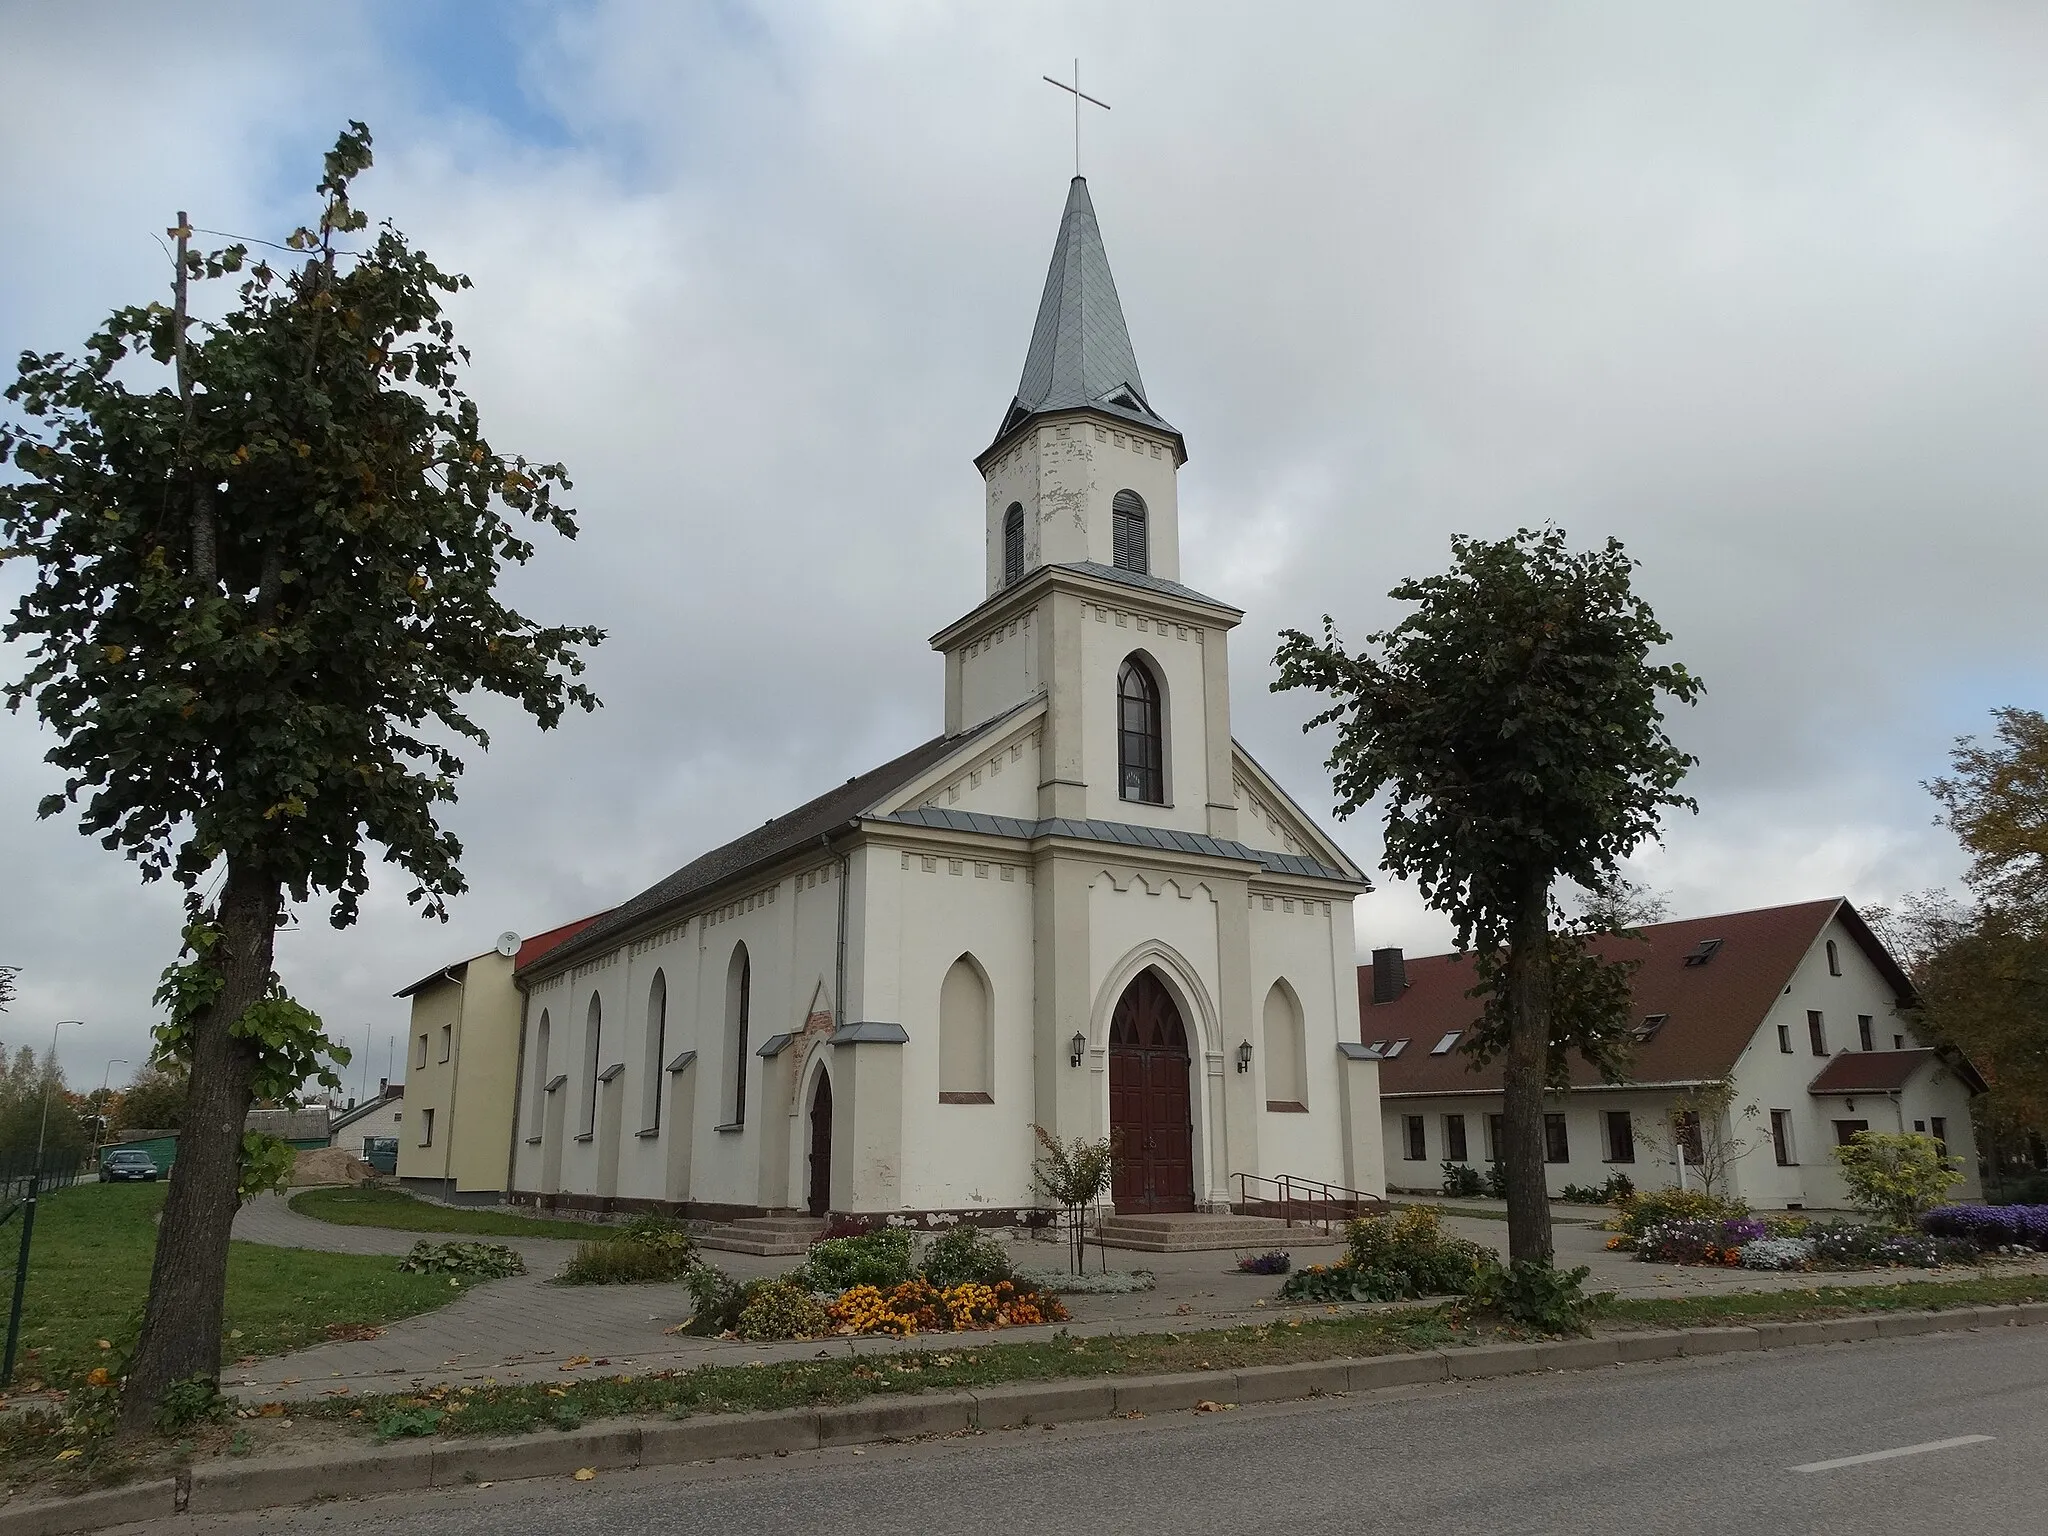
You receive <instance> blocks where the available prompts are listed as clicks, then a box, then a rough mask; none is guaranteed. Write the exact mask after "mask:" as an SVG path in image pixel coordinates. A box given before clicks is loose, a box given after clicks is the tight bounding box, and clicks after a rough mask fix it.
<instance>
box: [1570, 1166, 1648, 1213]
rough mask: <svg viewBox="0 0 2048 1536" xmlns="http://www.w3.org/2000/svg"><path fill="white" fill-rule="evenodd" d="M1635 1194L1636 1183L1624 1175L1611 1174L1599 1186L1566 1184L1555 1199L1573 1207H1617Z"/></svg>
mask: <svg viewBox="0 0 2048 1536" xmlns="http://www.w3.org/2000/svg"><path fill="white" fill-rule="evenodd" d="M1635 1192H1636V1183H1635V1180H1634V1179H1631V1178H1630V1177H1629V1176H1628V1175H1627V1174H1625V1173H1611V1174H1609V1175H1608V1176H1607V1178H1606V1180H1605V1181H1604V1182H1602V1183H1599V1184H1567V1185H1565V1187H1564V1188H1563V1189H1561V1190H1559V1191H1558V1194H1557V1198H1558V1199H1560V1200H1565V1201H1569V1202H1570V1203H1571V1204H1573V1205H1618V1204H1619V1203H1620V1202H1622V1201H1623V1200H1626V1199H1627V1198H1628V1197H1629V1196H1630V1195H1632V1194H1634V1193H1635Z"/></svg>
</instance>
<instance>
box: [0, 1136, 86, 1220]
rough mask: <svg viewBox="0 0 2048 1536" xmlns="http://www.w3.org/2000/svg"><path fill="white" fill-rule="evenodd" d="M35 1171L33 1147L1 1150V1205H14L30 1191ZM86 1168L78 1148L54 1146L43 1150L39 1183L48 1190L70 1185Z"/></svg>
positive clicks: (65, 1187)
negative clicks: (19, 1149)
mask: <svg viewBox="0 0 2048 1536" xmlns="http://www.w3.org/2000/svg"><path fill="white" fill-rule="evenodd" d="M35 1172H36V1154H35V1151H34V1149H33V1148H31V1149H30V1150H29V1151H26V1152H0V1206H8V1205H12V1204H13V1203H14V1202H15V1201H17V1200H19V1199H21V1198H23V1197H24V1196H25V1195H27V1194H28V1183H29V1178H30V1176H31V1175H32V1174H34V1173H35ZM84 1172H85V1162H84V1160H83V1159H82V1158H80V1157H79V1155H78V1154H77V1153H76V1152H59V1151H56V1150H54V1149H51V1150H47V1151H45V1152H44V1153H43V1167H42V1175H41V1177H40V1179H38V1181H37V1183H38V1186H39V1187H40V1188H41V1189H42V1190H43V1191H45V1192H48V1191H50V1190H53V1189H68V1188H69V1187H70V1186H71V1185H73V1184H76V1183H77V1182H78V1179H79V1176H80V1175H81V1174H82V1173H84Z"/></svg>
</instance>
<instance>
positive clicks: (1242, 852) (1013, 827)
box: [879, 805, 1361, 885]
mask: <svg viewBox="0 0 2048 1536" xmlns="http://www.w3.org/2000/svg"><path fill="white" fill-rule="evenodd" d="M879 819H880V820H883V821H895V822H902V823H904V824H905V825H908V826H917V827H937V828H940V829H942V830H944V831H948V832H978V833H980V834H981V835H982V836H984V837H1014V838H1020V839H1026V840H1028V839H1031V838H1039V837H1074V838H1080V839H1082V840H1083V841H1086V842H1091V843H1119V844H1121V845H1123V846H1124V847H1126V848H1156V849H1159V850H1160V851H1162V852H1166V853H1195V854H1203V855H1206V856H1207V857H1209V858H1212V859H1241V860H1244V861H1246V862H1247V863H1253V864H1257V865H1259V866H1260V867H1261V868H1262V869H1265V870H1268V871H1270V872H1271V873H1273V874H1276V875H1304V876H1307V877H1309V878H1310V879H1315V880H1342V881H1344V882H1345V883H1346V884H1350V885H1356V884H1359V883H1361V882H1359V881H1358V880H1356V879H1354V878H1353V877H1352V876H1350V875H1348V874H1346V873H1345V872H1344V871H1343V870H1341V869H1332V868H1331V867H1330V866H1329V865H1327V864H1325V863H1323V862H1322V861H1321V860H1319V859H1312V858H1309V857H1308V856H1307V855H1305V854H1299V853H1273V852H1271V851H1269V850H1267V849H1263V848H1252V847H1249V846H1248V845H1246V844H1244V843H1237V842H1232V841H1230V840H1229V839H1228V838H1222V837H1211V836H1209V835H1208V834H1207V833H1206V832H1181V831H1176V830H1175V829H1174V828H1172V827H1141V826H1137V825H1134V824H1132V823H1130V822H1124V821H1082V820H1078V819H1076V818H1072V817H1067V816H1049V817H1046V818H1045V819H1044V820H1042V821H1026V820H1023V819H1022V818H1021V817H1016V816H990V815H988V814H986V813H985V812H982V811H958V810H953V809H951V808H950V807H947V806H939V805H921V806H917V807H915V808H913V809H911V810H907V811H896V812H893V813H891V814H890V815H888V816H884V817H881V818H879Z"/></svg>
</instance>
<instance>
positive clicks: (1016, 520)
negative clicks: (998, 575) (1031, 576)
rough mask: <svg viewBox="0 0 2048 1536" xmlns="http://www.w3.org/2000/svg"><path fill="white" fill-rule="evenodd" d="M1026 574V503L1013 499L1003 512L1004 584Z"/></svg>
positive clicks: (1007, 584) (1008, 583)
mask: <svg viewBox="0 0 2048 1536" xmlns="http://www.w3.org/2000/svg"><path fill="white" fill-rule="evenodd" d="M1023 574H1024V503H1023V502H1021V501H1013V502H1011V503H1010V510H1009V511H1007V512H1005V513H1004V514H1003V585H1004V586H1006V587H1007V586H1009V585H1010V584H1011V583H1012V582H1014V581H1015V580H1016V579H1017V578H1018V577H1019V576H1022V575H1023Z"/></svg>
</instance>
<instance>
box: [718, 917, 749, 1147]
mask: <svg viewBox="0 0 2048 1536" xmlns="http://www.w3.org/2000/svg"><path fill="white" fill-rule="evenodd" d="M753 992H754V967H753V962H752V961H751V960H750V959H749V957H748V955H747V946H746V945H744V944H735V945H734V946H733V951H732V960H731V962H730V963H729V964H728V965H727V966H726V968H725V1048H726V1052H727V1056H726V1072H727V1074H728V1078H727V1081H728V1082H729V1083H730V1084H731V1086H732V1104H731V1107H730V1109H729V1111H728V1113H729V1115H730V1117H731V1118H729V1119H728V1120H727V1121H726V1124H727V1125H729V1126H733V1127H738V1126H742V1125H745V1124H746V1122H747V1033H748V1030H747V1025H748V1023H749V1018H748V1016H749V1015H750V1014H751V1013H752V1012H753V1001H754V999H753Z"/></svg>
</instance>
